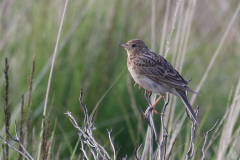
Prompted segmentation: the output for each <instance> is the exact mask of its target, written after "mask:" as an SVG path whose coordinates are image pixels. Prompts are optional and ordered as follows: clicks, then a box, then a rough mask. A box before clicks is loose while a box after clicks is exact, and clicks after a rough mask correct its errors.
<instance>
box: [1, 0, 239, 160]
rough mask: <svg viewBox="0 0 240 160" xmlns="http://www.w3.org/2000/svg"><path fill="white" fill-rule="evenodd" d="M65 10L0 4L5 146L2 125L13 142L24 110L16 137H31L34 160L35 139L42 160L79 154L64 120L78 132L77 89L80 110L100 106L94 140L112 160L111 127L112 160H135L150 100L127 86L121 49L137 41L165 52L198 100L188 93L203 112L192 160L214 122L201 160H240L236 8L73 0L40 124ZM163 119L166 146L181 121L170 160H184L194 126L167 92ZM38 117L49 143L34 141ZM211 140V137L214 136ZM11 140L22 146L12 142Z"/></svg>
mask: <svg viewBox="0 0 240 160" xmlns="http://www.w3.org/2000/svg"><path fill="white" fill-rule="evenodd" d="M179 2H181V3H180V5H179V8H178V10H177V9H176V8H177V3H179ZM154 3H155V5H152V4H154ZM64 5H65V1H59V0H52V1H47V0H44V1H27V0H25V1H7V0H3V1H1V2H0V8H1V9H0V36H1V38H0V62H1V63H0V70H1V71H4V70H6V66H5V64H6V63H5V57H7V58H8V66H9V68H8V78H5V77H6V72H2V73H1V74H0V92H1V95H2V96H1V97H2V98H1V100H0V117H1V120H0V135H1V136H2V137H3V139H4V140H6V137H7V135H8V134H7V133H6V132H5V124H6V125H7V123H9V132H10V134H11V135H15V129H14V127H15V124H14V121H16V124H17V126H18V127H17V128H18V130H19V128H20V122H21V120H20V118H21V104H22V106H23V109H24V112H23V121H22V122H23V123H24V124H23V136H22V138H23V139H24V135H26V131H29V132H28V141H27V147H26V149H27V150H28V151H29V153H30V154H31V155H32V156H33V157H34V158H36V159H37V155H38V145H39V143H40V141H41V139H42V141H41V142H42V144H45V146H44V145H43V146H42V148H44V149H42V152H41V153H42V155H41V158H42V157H43V159H44V158H45V157H46V155H44V154H43V153H44V150H47V149H49V150H50V151H51V152H49V156H47V158H49V159H51V158H52V159H55V158H56V159H58V157H59V159H69V157H71V158H72V159H77V158H78V157H79V155H80V156H81V157H82V156H83V152H82V150H81V149H80V147H81V146H80V144H79V135H78V132H77V130H76V129H75V127H74V126H73V125H72V124H71V122H70V121H69V118H68V116H67V115H64V113H67V112H68V111H69V112H71V114H72V116H73V117H74V118H75V119H76V121H77V122H78V124H79V125H80V126H81V124H82V126H84V111H83V110H82V109H81V105H80V104H79V100H78V98H79V95H80V90H81V88H83V91H84V95H83V103H84V104H87V108H88V113H89V115H91V113H92V112H93V110H94V108H96V110H95V112H94V114H93V121H94V122H95V123H94V126H95V127H96V130H93V134H94V137H95V139H96V140H97V142H98V143H99V144H101V145H103V146H105V147H106V150H107V152H108V153H109V154H110V156H111V157H113V152H112V148H111V144H110V141H109V137H108V132H107V129H109V130H110V129H113V132H112V133H111V136H112V140H113V142H114V146H115V149H116V154H117V157H118V158H123V157H125V156H126V154H127V155H128V157H130V158H131V159H133V158H134V157H135V155H134V150H135V148H136V143H137V142H138V143H139V144H141V143H143V144H145V137H146V133H147V127H148V123H147V121H146V120H145V119H144V117H143V116H142V114H141V110H140V107H141V108H142V109H143V110H145V109H146V108H147V106H148V102H147V101H146V99H145V97H144V95H143V93H142V92H144V90H143V89H141V90H139V89H138V87H133V86H134V82H133V80H132V78H131V77H130V75H129V73H128V71H127V69H126V59H127V55H126V51H124V50H123V49H122V48H120V47H119V46H118V45H119V44H121V43H125V42H127V41H128V40H130V39H134V38H138V39H142V40H143V41H144V42H146V43H147V45H148V46H149V47H150V48H151V49H152V50H154V51H156V52H157V53H160V54H161V55H166V58H167V59H168V60H169V61H170V62H171V63H172V64H173V66H174V67H175V68H176V69H177V70H178V71H179V72H180V73H181V75H183V77H186V78H187V79H192V81H191V82H190V86H191V88H192V89H194V90H197V91H198V92H199V93H200V94H201V96H197V97H195V96H194V95H192V94H191V93H189V100H190V101H191V103H192V104H193V108H197V105H199V108H200V109H199V117H200V120H201V124H200V125H199V126H197V129H196V135H195V154H194V157H193V159H200V158H201V157H202V151H201V149H202V146H203V143H204V140H205V137H204V133H205V132H206V131H208V130H210V129H211V128H212V127H213V126H214V124H215V123H216V121H217V120H218V119H220V122H219V124H218V126H217V127H216V128H215V130H214V131H213V132H211V133H210V134H209V143H208V144H211V146H208V144H207V147H208V150H207V153H206V157H207V159H221V158H223V157H224V158H225V159H239V157H240V155H239V152H237V151H239V146H237V144H238V143H239V141H240V139H239V137H240V136H239V134H240V133H239V131H240V129H239V126H240V122H239V111H240V110H239V107H240V101H239V97H240V96H239V95H240V93H239V88H240V87H239V86H240V82H239V75H240V70H239V67H240V63H239V60H240V55H239V49H240V48H239V46H240V45H239V44H240V38H239V35H240V34H239V22H240V18H239V10H240V4H239V1H237V0H232V1H219V0H214V1H196V0H193V1H183V0H182V1H181V0H180V1H179V0H177V1H170V0H168V1H156V2H155V1H154V0H152V1H144V0H140V1H129V0H122V1H117V0H115V1H114V0H104V1H102V0H101V1H98V0H95V1H94V0H89V1H84V0H79V1H69V2H68V5H67V8H66V13H65V18H64V21H63V26H62V30H61V36H60V39H59V45H58V47H57V51H56V59H55V64H54V68H53V74H52V80H51V86H50V92H49V98H48V103H47V113H46V116H45V117H44V118H43V110H44V102H45V99H46V92H47V86H48V79H49V72H50V68H51V63H52V56H53V52H54V48H55V46H56V41H57V37H58V31H59V26H60V22H61V18H62V14H63V10H64ZM153 6H154V7H153ZM175 13H176V17H175ZM174 17H175V18H176V23H175V25H173V24H174V23H173V19H174ZM153 22H154V23H153ZM173 26H175V29H174V30H173V33H172V36H171V41H170V44H169V45H167V46H169V48H170V49H169V51H168V52H167V54H165V53H166V52H165V51H166V50H165V49H166V47H165V45H166V44H168V43H167V42H168V40H167V39H168V38H167V36H168V35H170V33H171V31H172V27H173ZM34 56H35V69H34V76H33V77H32V76H31V73H33V70H32V68H33V67H32V66H33V59H34V58H33V57H34ZM31 77H32V78H33V83H32V87H30V86H31ZM6 79H8V89H7V90H6V85H5V84H6ZM31 88H32V89H31ZM29 91H30V92H31V94H29ZM6 92H7V94H6ZM22 94H24V98H22ZM6 95H8V98H7V99H8V101H6ZM3 96H4V97H3ZM22 99H24V101H23V100H22ZM23 102H24V103H23ZM28 106H30V109H29V107H28ZM163 106H164V101H161V103H160V104H158V105H157V106H156V109H157V110H158V111H159V112H160V111H161V110H162V108H163ZM6 111H10V112H11V119H10V121H9V122H8V121H5V115H6V114H5V113H6ZM7 115H9V113H7ZM165 115H166V116H165V123H166V128H167V130H168V134H169V138H168V139H167V141H168V144H170V140H171V138H172V137H173V133H174V131H176V129H177V126H178V125H177V124H182V125H181V127H180V129H179V133H178V134H177V138H176V140H175V143H174V146H173V149H172V153H171V157H170V159H184V158H185V157H186V153H187V149H188V148H189V140H190V130H191V121H190V120H189V119H188V118H184V117H186V112H185V107H184V105H183V103H182V102H181V101H180V100H178V99H177V98H176V97H174V96H172V95H170V101H169V105H168V107H166V111H165ZM223 117H225V118H223ZM45 118H46V119H45ZM43 119H45V120H44V124H45V125H44V126H45V129H44V133H45V136H43V138H40V133H41V131H43V130H42V123H43ZM48 120H49V122H48ZM28 122H29V124H28ZM154 122H155V127H156V130H157V131H158V132H160V131H161V117H160V116H158V115H154ZM27 124H28V125H27ZM48 124H49V125H48ZM158 124H159V125H158ZM29 125H30V126H29ZM27 126H29V128H28V127H27ZM215 131H216V133H215ZM18 132H19V131H18ZM19 134H20V133H19ZM212 135H215V137H216V139H211V137H212ZM8 139H9V138H8ZM25 139H26V138H25ZM1 142H2V141H1ZM9 142H10V144H12V145H13V146H14V147H15V148H18V144H17V143H14V142H13V141H11V140H10V141H9ZM22 142H23V143H24V140H22ZM50 142H51V145H48V144H49V143H50ZM2 144H3V143H2ZM25 144H26V143H25ZM25 144H24V146H25ZM3 146H4V148H6V146H5V145H1V147H0V159H3V158H2V157H3V155H5V154H6V153H5V152H3V148H2V147H3ZM48 147H49V148H48ZM156 148H157V145H156V144H154V149H156ZM4 150H5V149H4ZM88 151H89V150H88ZM8 157H9V159H16V158H17V157H18V154H17V153H16V152H15V151H13V150H11V149H9V154H8ZM20 159H21V157H20Z"/></svg>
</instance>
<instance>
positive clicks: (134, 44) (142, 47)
mask: <svg viewBox="0 0 240 160" xmlns="http://www.w3.org/2000/svg"><path fill="white" fill-rule="evenodd" d="M119 46H121V47H123V48H125V49H126V50H127V52H128V56H130V55H135V54H141V53H144V52H145V51H146V50H148V47H147V46H146V44H145V43H144V42H143V41H141V40H139V39H132V40H130V41H128V42H127V43H126V44H120V45H119Z"/></svg>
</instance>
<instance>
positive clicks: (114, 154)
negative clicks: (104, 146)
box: [107, 129, 116, 160]
mask: <svg viewBox="0 0 240 160" xmlns="http://www.w3.org/2000/svg"><path fill="white" fill-rule="evenodd" d="M107 131H108V130H107ZM111 133H112V129H111V131H108V136H109V141H110V143H111V146H112V149H113V156H114V158H113V159H114V160H116V151H115V147H114V145H113V142H112V139H111Z"/></svg>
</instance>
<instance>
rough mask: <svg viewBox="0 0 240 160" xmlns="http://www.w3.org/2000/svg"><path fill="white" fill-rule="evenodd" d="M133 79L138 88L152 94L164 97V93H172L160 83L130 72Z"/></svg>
mask: <svg viewBox="0 0 240 160" xmlns="http://www.w3.org/2000/svg"><path fill="white" fill-rule="evenodd" d="M130 74H131V75H132V77H133V79H134V80H135V82H136V83H138V84H139V85H140V86H142V87H143V88H144V89H146V90H148V91H151V92H153V93H156V94H159V95H164V94H165V93H166V92H170V93H172V92H174V91H173V90H172V89H171V88H169V87H168V86H167V85H165V84H163V83H161V82H158V83H157V82H155V81H153V80H151V79H149V78H147V77H146V76H142V75H137V74H135V73H134V72H130Z"/></svg>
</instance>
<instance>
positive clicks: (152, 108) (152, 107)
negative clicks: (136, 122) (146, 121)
mask: <svg viewBox="0 0 240 160" xmlns="http://www.w3.org/2000/svg"><path fill="white" fill-rule="evenodd" d="M162 97H163V96H162V95H161V96H160V97H158V99H157V100H156V101H155V102H154V104H153V105H152V106H151V107H149V108H148V109H147V110H146V111H145V116H147V115H148V112H149V111H151V110H153V111H154V112H155V113H156V114H162V113H158V112H157V111H156V110H155V109H154V107H155V106H156V104H157V103H158V102H159V101H160V100H161V99H162Z"/></svg>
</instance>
